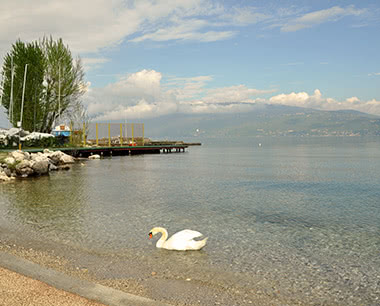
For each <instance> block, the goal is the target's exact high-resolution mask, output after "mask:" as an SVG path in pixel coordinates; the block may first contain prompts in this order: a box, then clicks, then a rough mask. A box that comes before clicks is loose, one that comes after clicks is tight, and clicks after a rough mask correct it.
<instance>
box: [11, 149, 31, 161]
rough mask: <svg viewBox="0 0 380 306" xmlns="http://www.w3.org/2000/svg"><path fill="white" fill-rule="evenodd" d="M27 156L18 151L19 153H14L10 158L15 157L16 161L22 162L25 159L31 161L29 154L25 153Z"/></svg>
mask: <svg viewBox="0 0 380 306" xmlns="http://www.w3.org/2000/svg"><path fill="white" fill-rule="evenodd" d="M25 153H26V154H24V152H22V151H20V150H17V151H13V152H12V153H11V154H10V156H11V157H13V158H14V159H15V160H16V161H22V160H24V159H29V153H27V152H25Z"/></svg>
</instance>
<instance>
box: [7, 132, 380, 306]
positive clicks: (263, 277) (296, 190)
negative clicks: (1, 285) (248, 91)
mask: <svg viewBox="0 0 380 306" xmlns="http://www.w3.org/2000/svg"><path fill="white" fill-rule="evenodd" d="M197 141H201V142H202V144H203V145H202V146H200V147H190V148H189V149H188V150H187V151H186V153H172V154H159V155H139V156H124V157H113V158H106V159H102V160H93V161H85V162H84V165H81V164H79V163H78V164H75V165H74V166H73V168H72V170H71V171H67V172H56V173H51V174H50V176H46V177H41V178H36V179H28V180H22V181H17V182H16V183H14V184H1V185H0V222H1V226H2V227H3V228H8V229H9V230H12V229H14V230H16V229H17V230H18V231H22V232H23V233H25V235H26V236H28V235H30V236H31V237H34V238H35V237H40V238H41V239H43V240H47V241H53V242H55V243H61V244H65V245H67V246H69V247H70V246H71V247H73V248H75V249H76V250H79V252H80V251H81V250H83V252H94V253H99V254H102V256H103V257H102V258H103V260H107V258H112V257H115V256H116V257H117V256H120V257H121V258H128V260H129V261H130V262H132V263H136V264H137V265H138V264H139V263H141V261H143V262H144V265H147V266H148V267H150V268H151V269H152V271H153V270H154V269H155V270H157V269H160V268H159V267H157V261H159V264H158V265H160V267H162V269H164V268H163V267H165V269H167V270H170V275H185V274H186V273H187V274H189V273H190V272H189V271H191V276H192V278H196V279H199V280H200V281H205V282H208V281H211V278H212V279H213V280H215V278H220V281H221V282H222V281H225V282H226V281H228V282H230V285H231V286H234V285H236V286H245V287H246V288H254V290H252V291H251V292H253V293H256V292H261V291H263V290H266V292H267V293H268V294H273V295H276V294H277V295H278V294H279V295H283V296H289V297H291V296H292V297H294V296H296V297H298V299H299V300H302V301H307V302H309V303H310V304H324V303H325V304H326V305H331V304H337V305H380V300H379V297H380V139H379V138H252V139H241V140H229V139H197ZM259 143H261V146H259ZM154 226H163V227H166V228H167V229H168V231H169V235H170V234H172V233H174V232H176V231H178V230H181V229H185V228H190V229H194V230H198V231H200V232H202V233H204V234H205V235H206V236H208V237H209V240H208V244H207V246H206V247H205V248H204V249H203V250H202V251H201V252H190V253H186V255H184V254H183V253H178V252H168V251H163V250H157V249H156V248H155V246H154V243H155V241H154V242H152V241H148V239H147V238H148V236H147V235H148V232H149V230H150V229H151V228H152V227H154ZM99 260H101V259H99ZM167 270H165V271H167ZM112 271H113V272H112ZM112 271H109V272H108V273H109V274H110V275H107V277H119V278H120V277H124V276H126V275H127V274H128V272H127V271H123V269H122V267H118V269H117V270H116V269H115V270H112ZM112 273H113V274H112ZM129 273H130V272H129ZM168 273H169V272H168ZM116 274H117V276H115V275H116Z"/></svg>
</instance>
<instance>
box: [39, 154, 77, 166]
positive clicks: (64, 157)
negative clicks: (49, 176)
mask: <svg viewBox="0 0 380 306" xmlns="http://www.w3.org/2000/svg"><path fill="white" fill-rule="evenodd" d="M46 154H47V156H48V157H49V158H50V160H51V161H52V162H53V164H54V165H65V164H73V163H74V162H75V160H74V158H73V157H72V156H70V155H68V154H65V153H63V152H61V151H55V152H53V153H46Z"/></svg>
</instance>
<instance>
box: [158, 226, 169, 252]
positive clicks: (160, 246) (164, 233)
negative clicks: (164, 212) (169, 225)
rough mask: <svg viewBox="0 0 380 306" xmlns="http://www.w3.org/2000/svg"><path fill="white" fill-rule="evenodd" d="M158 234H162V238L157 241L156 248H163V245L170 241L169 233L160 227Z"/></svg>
mask: <svg viewBox="0 0 380 306" xmlns="http://www.w3.org/2000/svg"><path fill="white" fill-rule="evenodd" d="M157 232H159V233H161V234H162V236H161V238H160V239H159V240H158V241H157V243H156V247H158V248H162V246H163V244H164V243H165V241H166V239H168V231H167V230H166V229H164V228H163V227H158V228H157Z"/></svg>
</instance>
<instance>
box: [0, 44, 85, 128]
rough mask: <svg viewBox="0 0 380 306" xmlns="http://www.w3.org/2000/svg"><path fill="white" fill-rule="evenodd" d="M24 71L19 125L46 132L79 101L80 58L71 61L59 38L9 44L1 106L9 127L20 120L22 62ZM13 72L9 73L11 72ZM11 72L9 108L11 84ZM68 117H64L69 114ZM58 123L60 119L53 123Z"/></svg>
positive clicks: (68, 51) (81, 83)
mask: <svg viewBox="0 0 380 306" xmlns="http://www.w3.org/2000/svg"><path fill="white" fill-rule="evenodd" d="M26 64H28V68H27V74H26V86H25V98H24V110H23V119H22V128H23V129H24V130H28V131H38V132H44V133H50V132H51V130H52V128H53V124H54V123H55V122H57V121H58V120H59V118H60V117H64V116H65V115H69V116H70V114H71V113H72V110H73V109H74V108H76V107H77V106H78V105H80V104H81V102H80V97H81V96H82V95H83V93H84V88H85V86H84V85H83V84H84V81H83V79H84V72H83V68H82V65H81V62H80V59H79V58H78V59H77V60H75V61H74V60H73V57H72V55H71V52H70V50H69V48H68V46H65V45H64V44H63V41H62V39H59V40H57V41H54V40H53V39H52V38H51V37H50V38H43V39H42V40H41V41H39V42H32V43H24V42H22V41H20V40H18V41H16V43H15V44H13V45H12V50H11V51H10V52H9V53H8V54H7V55H6V56H5V61H4V64H3V71H4V72H5V75H4V77H5V79H4V95H3V105H4V107H5V108H6V112H7V114H8V118H9V120H10V122H11V123H12V124H13V126H16V123H17V121H21V120H20V113H21V104H22V91H23V81H24V72H25V65H26ZM12 71H13V73H12ZM12 75H13V107H12V105H11V103H10V102H11V87H12ZM69 116H68V117H69ZM57 124H60V122H57Z"/></svg>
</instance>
